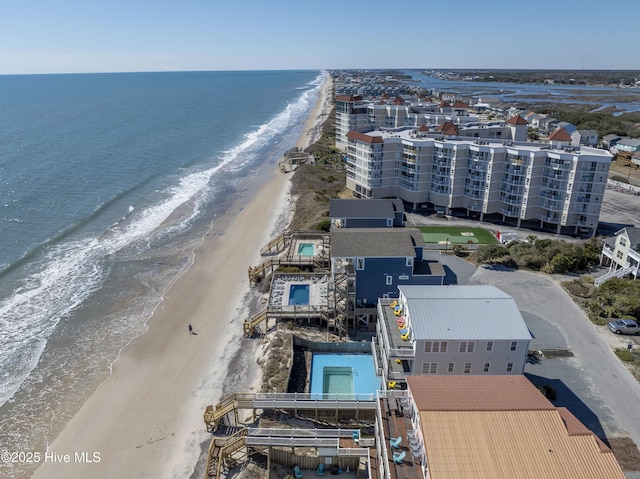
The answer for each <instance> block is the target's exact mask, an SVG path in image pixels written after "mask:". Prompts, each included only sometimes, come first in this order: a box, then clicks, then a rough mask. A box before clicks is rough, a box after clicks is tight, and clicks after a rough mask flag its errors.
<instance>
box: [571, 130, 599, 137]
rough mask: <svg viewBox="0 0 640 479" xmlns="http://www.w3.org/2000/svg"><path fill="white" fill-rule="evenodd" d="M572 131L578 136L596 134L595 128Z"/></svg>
mask: <svg viewBox="0 0 640 479" xmlns="http://www.w3.org/2000/svg"><path fill="white" fill-rule="evenodd" d="M574 133H577V134H579V135H580V136H598V132H597V131H596V130H576V131H574Z"/></svg>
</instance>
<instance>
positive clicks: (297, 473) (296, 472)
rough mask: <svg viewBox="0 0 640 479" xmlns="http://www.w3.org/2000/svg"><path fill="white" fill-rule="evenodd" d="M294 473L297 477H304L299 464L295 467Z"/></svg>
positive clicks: (298, 478) (297, 478)
mask: <svg viewBox="0 0 640 479" xmlns="http://www.w3.org/2000/svg"><path fill="white" fill-rule="evenodd" d="M293 475H294V476H296V479H300V478H301V477H302V471H301V470H300V468H299V467H298V466H294V467H293Z"/></svg>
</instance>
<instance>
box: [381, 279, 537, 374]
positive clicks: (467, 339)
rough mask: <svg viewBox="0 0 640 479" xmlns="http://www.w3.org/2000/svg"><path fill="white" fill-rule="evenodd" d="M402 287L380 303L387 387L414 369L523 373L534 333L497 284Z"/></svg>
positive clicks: (456, 372) (440, 371)
mask: <svg viewBox="0 0 640 479" xmlns="http://www.w3.org/2000/svg"><path fill="white" fill-rule="evenodd" d="M398 290H399V291H400V295H399V299H398V300H394V301H390V300H388V299H386V300H385V299H384V298H381V299H380V300H379V302H378V323H377V328H376V333H377V340H376V344H377V347H375V348H374V349H375V350H376V351H377V352H378V356H379V358H378V360H379V367H380V368H381V370H382V376H383V379H384V381H385V383H386V384H387V385H388V386H389V385H390V386H394V384H393V383H394V382H396V383H402V382H403V381H404V380H405V377H406V376H409V375H416V374H418V375H419V374H439V375H457V374H473V375H492V374H494V375H495V374H522V373H523V371H524V366H525V361H526V358H527V353H528V350H529V343H530V341H531V333H530V332H529V329H528V328H527V325H526V324H525V322H524V320H523V319H522V315H521V314H520V311H519V310H518V306H517V305H516V302H515V301H514V300H513V298H512V297H511V296H509V295H508V294H506V293H504V292H503V291H501V290H499V289H498V288H496V287H494V286H398ZM389 383H391V384H389ZM396 386H397V384H396Z"/></svg>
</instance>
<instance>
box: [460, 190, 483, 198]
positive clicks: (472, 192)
mask: <svg viewBox="0 0 640 479" xmlns="http://www.w3.org/2000/svg"><path fill="white" fill-rule="evenodd" d="M462 196H464V197H465V198H471V199H472V200H483V199H484V190H482V191H480V192H478V191H477V190H465V191H464V193H463V194H462Z"/></svg>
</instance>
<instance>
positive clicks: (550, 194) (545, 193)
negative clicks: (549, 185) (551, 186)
mask: <svg viewBox="0 0 640 479" xmlns="http://www.w3.org/2000/svg"><path fill="white" fill-rule="evenodd" d="M540 196H541V197H542V198H546V199H548V200H552V201H564V193H558V192H556V191H550V190H542V191H540Z"/></svg>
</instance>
